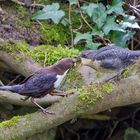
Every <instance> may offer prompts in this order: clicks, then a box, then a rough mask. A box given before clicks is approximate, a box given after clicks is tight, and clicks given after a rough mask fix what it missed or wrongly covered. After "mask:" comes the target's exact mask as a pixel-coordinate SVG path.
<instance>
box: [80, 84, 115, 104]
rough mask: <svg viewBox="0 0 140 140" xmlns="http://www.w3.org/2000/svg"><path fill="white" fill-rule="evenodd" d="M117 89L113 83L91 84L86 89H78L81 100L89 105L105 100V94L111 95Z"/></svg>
mask: <svg viewBox="0 0 140 140" xmlns="http://www.w3.org/2000/svg"><path fill="white" fill-rule="evenodd" d="M114 89H115V86H114V84H112V83H109V82H107V83H90V84H88V85H87V86H86V87H85V86H83V87H82V88H80V89H78V93H79V99H80V101H82V102H85V103H88V104H91V103H93V104H95V103H96V101H97V100H99V99H103V97H104V96H105V94H106V93H107V94H110V93H112V92H113V90H114Z"/></svg>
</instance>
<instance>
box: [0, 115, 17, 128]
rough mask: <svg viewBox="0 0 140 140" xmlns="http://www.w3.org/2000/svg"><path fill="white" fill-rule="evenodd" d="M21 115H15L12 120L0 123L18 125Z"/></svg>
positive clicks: (1, 124)
mask: <svg viewBox="0 0 140 140" xmlns="http://www.w3.org/2000/svg"><path fill="white" fill-rule="evenodd" d="M19 118H20V116H15V117H13V118H12V119H10V120H6V121H3V122H1V123H0V127H11V126H13V127H16V125H17V123H18V122H19Z"/></svg>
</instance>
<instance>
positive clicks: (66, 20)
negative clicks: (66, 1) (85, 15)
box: [61, 18, 69, 26]
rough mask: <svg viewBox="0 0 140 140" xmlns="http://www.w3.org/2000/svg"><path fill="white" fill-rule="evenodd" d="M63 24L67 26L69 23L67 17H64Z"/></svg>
mask: <svg viewBox="0 0 140 140" xmlns="http://www.w3.org/2000/svg"><path fill="white" fill-rule="evenodd" d="M61 24H63V25H64V26H67V25H68V24H69V20H68V19H67V18H63V19H62V20H61Z"/></svg>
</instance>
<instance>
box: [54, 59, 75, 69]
mask: <svg viewBox="0 0 140 140" xmlns="http://www.w3.org/2000/svg"><path fill="white" fill-rule="evenodd" d="M76 62H77V60H76V59H71V58H64V59H61V60H60V61H59V62H58V63H57V64H56V65H57V66H58V67H59V68H60V69H62V70H63V71H66V70H68V69H70V68H71V67H73V66H74V65H76Z"/></svg>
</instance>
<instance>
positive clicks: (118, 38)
mask: <svg viewBox="0 0 140 140" xmlns="http://www.w3.org/2000/svg"><path fill="white" fill-rule="evenodd" d="M134 34H135V32H134V31H133V32H132V31H127V32H125V33H124V32H119V31H115V32H114V31H112V32H111V33H110V34H109V36H110V38H111V41H112V42H113V43H114V44H116V45H118V46H120V47H122V48H125V47H126V43H127V41H128V40H129V39H130V38H132V37H133V35H134Z"/></svg>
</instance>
